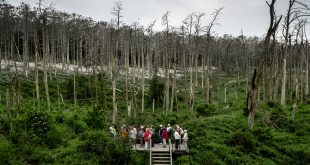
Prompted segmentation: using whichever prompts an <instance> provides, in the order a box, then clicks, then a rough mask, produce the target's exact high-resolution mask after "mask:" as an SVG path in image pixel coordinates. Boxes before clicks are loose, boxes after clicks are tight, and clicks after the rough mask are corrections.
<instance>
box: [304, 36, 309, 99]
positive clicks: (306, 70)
mask: <svg viewBox="0 0 310 165" xmlns="http://www.w3.org/2000/svg"><path fill="white" fill-rule="evenodd" d="M307 48H308V41H306V44H305V46H304V49H303V51H304V54H305V56H306V66H305V98H306V99H308V96H309V55H308V51H307Z"/></svg>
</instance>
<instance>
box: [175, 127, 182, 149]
mask: <svg viewBox="0 0 310 165" xmlns="http://www.w3.org/2000/svg"><path fill="white" fill-rule="evenodd" d="M174 139H175V149H179V148H180V141H181V135H180V133H179V132H178V131H177V130H175V131H174Z"/></svg>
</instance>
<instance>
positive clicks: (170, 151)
mask: <svg viewBox="0 0 310 165" xmlns="http://www.w3.org/2000/svg"><path fill="white" fill-rule="evenodd" d="M168 142H169V153H170V165H172V143H171V139H170V138H169V139H168Z"/></svg>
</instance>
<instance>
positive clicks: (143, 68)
mask: <svg viewBox="0 0 310 165" xmlns="http://www.w3.org/2000/svg"><path fill="white" fill-rule="evenodd" d="M141 51H142V52H141V61H142V69H141V70H142V84H141V85H142V98H141V112H142V113H144V86H145V83H144V80H145V72H146V69H145V67H144V46H143V43H142V50H141ZM146 52H147V50H146Z"/></svg>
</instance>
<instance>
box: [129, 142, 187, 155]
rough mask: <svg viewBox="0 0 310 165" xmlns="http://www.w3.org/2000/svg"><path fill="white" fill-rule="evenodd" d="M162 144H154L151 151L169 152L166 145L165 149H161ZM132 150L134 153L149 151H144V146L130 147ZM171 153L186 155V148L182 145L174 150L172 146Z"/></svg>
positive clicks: (135, 145)
mask: <svg viewBox="0 0 310 165" xmlns="http://www.w3.org/2000/svg"><path fill="white" fill-rule="evenodd" d="M163 146H164V145H163V144H154V147H152V151H169V146H168V145H166V147H165V148H164V147H163ZM132 149H133V150H136V151H149V150H150V149H146V148H145V147H144V146H143V147H140V144H134V145H133V146H132ZM172 152H173V153H175V154H186V153H188V148H187V147H185V146H184V145H182V144H181V145H180V148H179V149H175V145H174V144H172Z"/></svg>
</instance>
